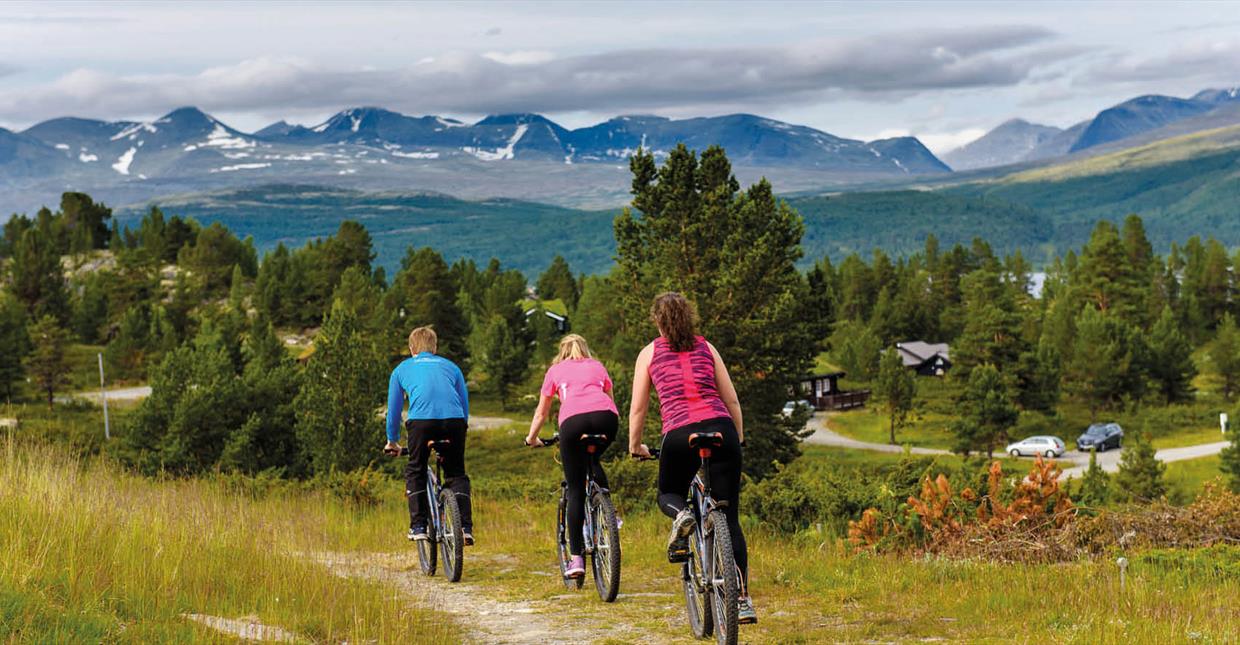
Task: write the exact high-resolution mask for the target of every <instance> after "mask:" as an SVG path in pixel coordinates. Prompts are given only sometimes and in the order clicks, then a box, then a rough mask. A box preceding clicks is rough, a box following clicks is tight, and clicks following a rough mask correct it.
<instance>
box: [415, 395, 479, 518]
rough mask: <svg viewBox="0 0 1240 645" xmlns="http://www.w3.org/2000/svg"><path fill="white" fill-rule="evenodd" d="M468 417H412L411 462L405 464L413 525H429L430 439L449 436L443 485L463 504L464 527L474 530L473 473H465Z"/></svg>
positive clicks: (445, 451)
mask: <svg viewBox="0 0 1240 645" xmlns="http://www.w3.org/2000/svg"><path fill="white" fill-rule="evenodd" d="M465 428H466V424H465V420H464V419H410V420H409V421H406V422H405V430H406V431H407V432H408V433H409V462H408V463H406V464H405V496H406V497H408V498H409V528H418V527H425V526H426V462H427V461H428V460H429V459H430V455H431V449H430V447H429V446H427V445H426V442H428V441H432V440H434V441H440V440H443V439H447V440H448V443H447V444H445V445H444V447H443V453H442V454H443V478H444V481H442V482H440V485H441V486H443V487H444V488H447V489H448V490H451V491H452V492H453V493H456V502H457V505H459V506H460V507H461V529H462V530H464V531H465V532H467V533H472V532H473V529H474V514H473V511H472V509H471V506H470V503H469V475H466V474H465Z"/></svg>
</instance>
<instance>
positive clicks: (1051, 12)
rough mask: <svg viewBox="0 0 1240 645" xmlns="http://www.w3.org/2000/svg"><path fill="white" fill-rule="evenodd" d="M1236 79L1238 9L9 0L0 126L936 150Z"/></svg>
mask: <svg viewBox="0 0 1240 645" xmlns="http://www.w3.org/2000/svg"><path fill="white" fill-rule="evenodd" d="M1234 85H1240V5H1238V4H1234V3H1226V2H1218V3H1206V4H1186V3H1175V4H1157V3H1140V4H1119V3H1099V4H1088V3H1075V2H1074V3H1064V4H1056V3H1049V2H1026V3H1015V2H1006V3H988V4H982V3H980V2H962V3H938V4H934V3H929V2H916V3H885V4H884V3H865V4H852V3H808V2H799V3H787V4H776V3H767V2H743V3H741V2H737V3H688V2H686V3H668V2H650V3H638V2H629V3H624V4H620V3H616V4H604V3H601V2H584V3H575V2H574V3H570V2H531V3H515V2H506V3H497V4H490V3H455V4H433V3H419V4H395V3H348V4H343V3H341V4H332V3H326V2H310V3H306V2H301V3H296V4H282V3H274V2H272V3H242V2H228V3H215V4H196V3H186V2H179V3H167V4H162V3H154V2H143V3H111V4H105V3H82V4H73V3H56V4H51V3H40V4H33V3H32V4H21V3H5V4H4V5H3V8H2V10H0V125H3V126H5V127H9V128H24V127H27V126H29V125H31V124H33V123H36V122H38V121H41V120H44V119H47V118H51V117H56V116H65V115H73V116H84V117H94V118H106V119H120V118H126V119H146V118H153V117H157V116H159V115H161V114H163V113H165V112H167V111H169V110H171V109H172V108H175V107H179V106H182V105H196V106H199V107H201V108H203V109H204V110H206V111H208V112H211V113H212V114H214V115H215V116H217V117H219V118H220V119H222V120H224V121H226V122H228V123H229V124H230V125H233V126H234V127H237V128H239V129H242V130H254V129H257V128H259V127H262V126H264V125H266V124H268V123H270V122H272V121H276V120H279V119H286V120H289V121H291V122H295V123H304V124H307V125H310V124H314V123H318V122H320V121H322V120H323V119H325V118H326V117H327V116H329V115H330V114H332V113H334V112H336V111H338V110H340V109H342V108H346V107H352V106H359V105H378V106H382V107H387V108H390V109H393V110H397V111H400V112H404V113H407V114H416V115H421V114H441V115H447V116H454V117H457V118H461V119H467V120H468V119H475V118H478V117H480V116H483V115H486V114H490V113H497V112H539V113H543V114H546V115H548V116H550V117H552V118H553V119H556V120H557V121H559V122H561V123H562V124H563V125H565V126H568V127H578V126H582V125H587V124H590V123H594V122H596V121H599V120H603V119H606V118H609V117H611V116H615V115H617V114H632V113H654V114H661V115H666V116H671V117H684V116H699V115H715V114H726V113H732V112H752V113H757V114H761V115H764V116H769V117H773V118H777V119H782V120H786V121H791V122H794V123H799V124H805V125H809V126H812V127H815V128H819V129H822V130H825V131H828V132H831V133H833V134H837V135H841V136H847V137H853V138H860V139H873V138H878V137H885V136H893V135H897V134H914V135H917V136H918V137H921V138H922V140H923V141H924V142H925V143H926V144H927V145H928V146H929V147H930V148H931V149H933V150H935V151H936V152H944V151H946V150H948V149H950V148H952V147H955V146H956V145H959V144H960V143H963V142H965V141H967V140H969V139H971V138H974V137H976V136H979V135H980V134H981V133H982V132H984V131H985V130H986V129H989V128H991V127H993V126H995V125H998V124H999V123H1001V122H1003V121H1004V120H1007V119H1009V118H1012V117H1024V118H1026V119H1028V120H1031V121H1035V122H1040V123H1047V124H1051V125H1058V126H1067V125H1071V124H1072V123H1074V122H1076V121H1079V120H1081V119H1084V118H1087V117H1089V116H1091V115H1092V114H1094V113H1096V112H1097V111H1098V110H1100V109H1102V108H1105V107H1107V106H1109V105H1111V104H1114V103H1116V102H1118V101H1121V100H1123V99H1126V98H1129V97H1132V96H1135V95H1138V94H1145V93H1162V94H1172V95H1177V96H1186V95H1189V94H1192V93H1195V92H1196V91H1197V90H1200V89H1203V88H1206V87H1231V86H1234Z"/></svg>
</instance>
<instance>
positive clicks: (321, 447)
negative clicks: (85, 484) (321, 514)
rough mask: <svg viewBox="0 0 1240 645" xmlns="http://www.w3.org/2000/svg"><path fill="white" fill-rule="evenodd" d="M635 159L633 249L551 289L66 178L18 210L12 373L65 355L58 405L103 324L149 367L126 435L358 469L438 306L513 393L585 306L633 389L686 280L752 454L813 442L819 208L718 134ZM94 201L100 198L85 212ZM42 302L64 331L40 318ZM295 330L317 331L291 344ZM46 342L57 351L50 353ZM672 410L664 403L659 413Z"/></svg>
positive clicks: (196, 449)
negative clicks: (202, 213)
mask: <svg viewBox="0 0 1240 645" xmlns="http://www.w3.org/2000/svg"><path fill="white" fill-rule="evenodd" d="M632 170H633V174H634V179H633V194H634V211H633V212H629V211H627V210H626V211H625V213H624V214H622V215H621V216H620V217H619V218H617V220H616V223H615V234H616V238H617V241H618V242H619V244H620V246H621V249H620V251H619V252H618V258H617V259H618V263H617V266H616V269H615V270H614V271H613V272H612V273H611V274H610V275H607V276H592V277H589V278H584V277H581V276H574V274H573V272H572V270H571V268H570V267H569V266H568V263H567V262H566V261H564V260H563V258H561V257H558V256H557V257H555V258H554V259H553V260H552V261H551V263H550V265H549V267H548V268H547V270H546V271H545V272H544V273H543V274H542V275H541V276H539V278H538V279H537V280H536V281H533V282H534V288H533V289H531V288H530V283H531V280H530V279H529V278H528V277H527V276H525V275H523V274H521V273H520V272H518V271H515V270H511V269H506V268H504V267H503V266H502V265H501V263H500V262H499V261H498V260H494V259H493V260H491V261H490V262H488V263H487V264H486V265H485V266H480V265H478V264H477V263H475V262H474V261H472V260H459V261H457V262H455V263H453V264H451V265H449V264H448V263H446V262H445V260H444V259H443V257H442V256H441V255H440V254H439V253H437V252H436V251H435V250H433V249H430V248H414V247H412V246H411V247H410V248H409V249H408V250H407V252H406V254H405V257H404V259H403V260H402V262H401V268H400V269H399V270H398V271H397V272H396V273H395V275H392V276H390V277H389V276H387V275H385V272H384V271H383V270H382V269H379V268H376V267H374V266H373V264H372V262H373V260H374V252H373V249H372V243H371V239H370V235H369V234H368V232H367V231H366V229H365V227H363V226H362V225H361V224H358V223H356V222H350V221H346V222H343V223H342V224H341V225H340V227H339V229H338V231H337V232H336V234H335V235H332V236H330V237H327V238H323V239H316V240H314V241H311V242H309V243H308V244H306V245H304V246H303V247H300V248H288V247H285V246H278V247H276V248H275V249H274V250H273V251H271V252H270V253H267V254H266V255H265V256H264V257H263V258H262V261H261V262H260V261H258V259H257V257H256V256H257V254H256V253H255V251H254V245H253V243H252V241H251V240H249V239H246V240H241V239H238V238H237V237H236V236H235V235H233V234H232V233H231V232H230V231H229V230H228V229H227V228H225V227H223V226H222V225H219V224H213V225H211V226H206V227H204V226H201V225H200V224H198V223H197V222H195V221H193V220H188V219H182V218H178V217H166V216H165V215H164V214H163V213H162V212H161V211H160V210H159V209H157V208H152V209H151V211H150V212H149V213H147V214H146V216H145V217H143V218H142V220H141V221H140V222H139V223H138V224H137V226H136V227H135V228H133V229H130V228H128V227H118V226H117V225H116V224H115V223H114V221H113V220H111V212H110V211H109V210H108V209H107V208H106V207H105V206H103V205H100V204H94V203H93V202H90V200H89V198H86V197H85V196H70V195H66V198H65V199H66V201H65V204H62V208H61V210H60V211H59V212H56V213H52V212H50V211H44V212H41V213H40V214H39V216H38V217H37V218H35V219H34V220H29V219H26V218H23V217H18V218H15V219H14V220H12V221H11V222H10V225H9V227H8V228H7V229H6V237H5V240H6V242H5V243H6V246H5V250H4V251H5V255H6V256H8V255H18V256H22V257H24V256H25V255H30V256H31V257H37V258H40V261H39V262H37V263H27V262H26V261H25V260H24V259H21V260H13V261H8V262H6V268H7V269H6V289H5V292H6V296H5V301H4V307H3V311H4V312H5V313H4V321H3V324H2V325H0V336H5V337H6V340H4V341H2V342H6V343H8V344H7V345H6V351H4V358H3V365H2V366H0V368H2V369H3V370H4V371H3V375H4V385H5V387H6V388H8V391H9V394H10V396H12V395H14V394H18V395H21V392H20V391H19V390H18V389H15V388H13V385H14V384H16V383H19V382H20V380H21V378H22V377H23V376H24V375H28V374H34V373H36V372H41V371H46V372H52V373H55V372H60V374H59V377H60V378H59V379H57V378H52V379H51V380H50V381H49V382H48V388H47V389H48V402H49V405H50V404H51V402H52V400H53V399H52V393H53V392H54V391H57V390H58V388H62V387H63V385H64V384H63V369H64V367H65V366H64V345H65V343H67V342H68V341H69V340H70V339H71V338H76V339H77V340H79V341H82V342H88V343H105V344H106V349H105V358H106V360H107V363H108V366H109V372H110V374H112V375H113V376H114V377H120V378H129V379H147V380H149V382H150V383H151V385H152V387H153V394H152V396H151V397H150V398H148V399H147V400H146V401H144V402H143V404H142V405H141V407H140V408H139V410H138V411H137V412H136V413H135V414H134V415H133V418H132V421H131V422H130V423H129V424H128V425H127V427H125V428H122V432H121V433H120V434H121V440H120V445H121V446H122V447H121V448H118V449H117V450H118V453H119V454H121V455H122V456H123V457H124V458H125V459H127V460H129V461H130V462H131V463H133V464H134V465H135V466H137V467H139V468H140V469H142V470H144V471H147V472H154V471H157V470H163V471H168V472H177V473H192V472H198V471H202V470H205V469H212V468H221V469H227V470H238V471H243V472H258V471H264V470H272V469H274V470H277V471H279V472H283V473H285V474H288V475H296V476H302V475H312V474H316V473H323V472H330V471H346V470H349V469H352V468H356V467H359V466H362V465H364V464H366V463H368V462H369V461H370V460H371V459H372V458H373V453H374V445H375V442H376V441H378V438H379V437H381V433H382V427H381V426H382V424H381V419H380V412H381V408H382V405H383V400H382V397H383V395H384V393H385V385H386V381H385V380H384V379H385V378H386V375H387V372H388V370H390V368H391V366H392V365H393V364H394V363H395V362H396V361H397V360H399V359H400V357H401V356H402V354H403V353H404V352H405V351H406V349H405V337H406V335H407V333H408V330H409V329H410V328H412V327H414V326H417V325H424V324H430V325H433V326H434V327H435V328H436V330H437V331H438V334H439V338H440V350H441V353H442V354H444V355H446V356H447V357H449V358H451V359H453V360H454V361H456V362H457V363H459V364H460V365H461V366H462V368H464V369H465V370H466V372H467V374H468V378H469V381H470V384H471V389H474V390H475V391H476V392H480V393H483V394H486V395H490V396H493V397H494V398H495V399H498V400H499V401H500V402H501V404H503V405H508V404H510V403H511V402H512V401H513V400H514V399H515V398H516V394H517V393H518V391H520V392H522V393H524V392H527V391H533V390H534V386H535V385H536V383H535V381H537V380H539V379H540V378H541V369H542V368H543V367H544V366H545V365H546V364H547V363H548V362H549V360H550V358H551V356H552V355H553V353H554V350H555V345H556V343H557V342H558V335H559V331H558V330H557V328H556V326H555V322H554V321H553V320H552V319H551V318H550V317H548V316H546V315H544V313H543V307H544V306H545V307H548V308H551V309H554V310H557V311H559V312H560V313H567V315H568V319H569V321H570V323H571V324H572V325H573V326H574V328H575V329H576V330H578V331H581V332H583V333H585V334H587V335H588V337H589V338H590V340H591V342H592V344H593V345H594V346H595V348H596V349H597V350H598V353H599V355H600V357H601V358H603V359H604V360H606V361H607V362H608V364H609V366H610V367H611V370H612V373H613V375H614V376H615V378H616V381H617V398H618V400H621V401H624V400H625V399H627V396H628V393H627V388H628V382H629V380H630V377H631V371H632V367H631V366H632V360H633V358H634V357H635V355H636V353H637V351H638V350H639V349H640V348H641V346H642V345H644V344H645V343H646V342H649V340H650V339H651V338H653V337H654V336H655V333H656V332H655V330H654V328H653V326H652V325H651V323H650V321H649V318H648V311H649V303H650V301H651V299H652V297H653V296H654V295H655V294H656V293H658V292H659V291H662V290H667V289H678V290H681V291H683V292H685V293H686V294H687V295H689V296H690V297H691V298H692V299H694V301H695V302H696V303H697V305H698V307H699V310H700V314H701V330H702V332H703V333H704V334H705V335H707V336H708V337H709V338H710V339H711V340H712V342H714V343H715V345H716V346H717V347H719V348H720V350H721V351H722V352H723V353H724V355H725V356H726V357H727V359H728V361H729V368H730V369H731V370H732V376H733V378H734V380H736V382H737V383H738V385H739V386H740V387H741V388H742V390H743V391H745V392H746V393H747V394H746V421H747V428H748V429H749V433H748V434H749V437H750V442H751V444H752V445H753V446H755V449H756V450H757V454H761V455H763V458H762V459H755V460H751V462H750V464H749V465H748V470H749V471H750V472H751V474H753V475H755V476H761V475H762V474H764V473H765V472H767V471H769V470H770V468H771V467H772V464H773V463H775V462H778V461H784V462H786V461H789V460H791V459H793V458H795V457H796V455H797V454H798V449H797V435H798V433H799V432H800V429H799V428H800V426H799V424H798V423H797V422H796V421H795V420H787V419H784V418H783V417H782V416H781V415H780V414H779V413H778V412H779V409H780V407H782V402H783V400H784V399H785V398H786V397H787V394H788V391H789V388H790V387H791V385H792V384H793V383H794V382H795V380H796V379H797V378H798V377H799V376H800V375H801V374H802V373H803V372H804V371H805V370H806V369H807V368H808V365H809V363H810V360H811V359H812V356H813V353H814V349H813V346H814V340H815V338H816V336H818V335H821V333H822V331H823V329H824V328H821V327H820V324H819V320H818V317H817V315H816V314H815V313H813V312H811V311H810V309H809V307H808V303H810V302H812V298H810V297H809V293H808V284H807V283H806V281H805V276H804V275H803V274H802V273H800V272H798V271H797V270H796V268H795V263H796V261H797V260H798V259H799V258H800V239H801V235H802V223H801V219H800V217H799V216H798V215H797V214H796V213H795V212H794V211H792V210H791V209H789V208H788V207H787V206H786V205H784V204H783V203H782V202H779V201H778V200H777V199H775V197H774V195H773V193H772V191H771V188H770V185H769V184H767V183H765V182H762V183H759V184H757V185H755V186H753V187H751V188H749V189H748V190H747V191H741V190H740V186H739V184H738V182H737V181H736V179H735V177H733V175H732V172H731V166H730V164H729V162H728V160H727V157H726V155H725V154H724V152H723V151H722V149H719V148H712V149H710V150H707V151H706V152H704V153H703V154H702V155H701V157H700V158H699V157H698V156H697V155H696V154H695V153H693V152H691V151H689V150H688V149H686V148H683V147H681V148H678V149H677V150H676V151H675V152H674V153H673V154H672V155H670V157H669V158H668V160H667V162H666V163H665V164H664V165H663V166H662V167H660V166H657V165H656V164H655V161H654V158H653V157H652V156H650V155H648V154H644V153H643V154H639V155H637V156H636V157H634V159H633V161H632ZM82 200H84V201H82ZM79 201H81V203H83V204H88V205H90V209H88V210H90V212H91V213H93V215H91V217H82V216H78V215H75V213H79V212H81V208H80V207H78V206H76V205H75V204H77V203H78V202H79ZM638 213H640V215H639V214H638ZM83 228H86V229H87V230H88V231H89V232H90V235H89V236H87V235H86V234H85V233H81V232H80V230H81V229H83ZM105 231H106V233H107V234H106V235H105V234H104V232H105ZM75 239H81V240H85V239H89V244H87V243H86V242H81V243H78V244H76V245H75V244H74V243H73V242H72V240H75ZM64 240H69V241H70V242H69V243H68V244H67V245H66V243H65V242H64ZM554 251H555V250H554V249H548V255H551V254H553V253H554ZM18 278H21V279H18ZM27 284H28V285H29V287H28V288H27V287H25V286H23V285H27ZM530 309H532V310H533V311H532V312H531V313H530V315H528V316H527V315H526V312H527V310H530ZM34 320H39V321H42V324H44V326H45V327H46V328H48V329H55V330H58V333H57V334H55V336H56V338H54V339H52V340H48V341H46V342H43V341H39V340H38V339H36V338H35V337H34V336H35V334H33V333H32V332H34V330H35V327H34V326H31V322H32V321H34ZM277 329H284V330H287V331H288V332H291V333H294V334H295V335H306V336H313V344H312V346H311V347H310V348H309V349H308V350H307V351H305V352H303V353H302V354H301V355H300V356H299V357H298V358H299V359H300V360H294V357H293V355H292V353H291V352H289V351H288V349H287V348H286V347H285V343H284V342H283V341H282V340H281V338H280V336H279V335H277V334H276V330H277ZM286 336H287V334H286ZM10 337H11V338H10ZM40 343H42V344H43V345H48V346H49V347H50V348H51V350H52V353H58V354H59V356H60V358H59V359H58V361H59V362H57V361H46V369H44V368H43V367H40V366H39V365H37V363H39V360H40V359H37V358H36V356H38V355H41V354H40V352H39V351H36V350H37V348H38V347H40V346H41V345H40ZM52 345H55V347H51V346H52ZM10 349H11V350H12V351H9V350H10ZM44 353H46V352H44ZM27 394H28V393H27ZM622 407H623V406H622ZM657 423H658V420H657V415H655V416H653V417H652V419H651V428H650V429H651V432H653V433H657Z"/></svg>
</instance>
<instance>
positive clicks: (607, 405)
mask: <svg viewBox="0 0 1240 645" xmlns="http://www.w3.org/2000/svg"><path fill="white" fill-rule="evenodd" d="M611 386H612V384H611V377H610V376H608V375H607V368H605V367H603V364H602V363H600V362H598V361H597V360H594V358H593V357H592V356H591V355H590V348H589V346H587V345H586V339H584V338H582V337H581V336H578V335H577V334H569V335H567V336H565V337H564V338H562V339H560V351H559V353H558V354H557V355H556V357H555V360H554V361H552V362H551V367H550V368H549V369H548V370H547V375H546V377H544V378H543V385H542V390H541V392H540V394H541V396H540V397H539V399H538V408H537V409H536V410H534V418H533V420H531V421H530V433H529V435H528V436H526V438H525V443H526V445H530V446H541V445H542V441H541V440H539V439H538V431H539V430H541V429H542V426H543V423H545V422H546V421H547V416H548V414H549V413H550V412H551V399H552V398H553V397H554V398H557V399H559V400H560V414H559V425H560V461H561V463H563V464H564V481H565V482H567V483H568V508H567V509H566V514H567V517H565V521H566V522H567V524H568V546H569V554H570V555H572V562H570V563H569V566H568V568H567V569H566V570H565V572H564V575H565V576H567V577H569V578H580V577H582V576H584V575H585V574H586V567H585V560H584V558H582V552H583V551H584V550H585V539H584V538H583V537H582V532H581V527H582V524H583V523H584V522H585V482H586V469H587V468H589V467H590V463H591V460H590V459H589V457H588V455H587V454H586V450H585V447H584V446H583V445H582V443H581V437H582V436H584V435H604V436H606V437H607V443H608V444H610V443H611V442H612V441H613V440H615V438H616V430H617V426H618V424H619V415H618V414H617V412H616V403H615V401H613V400H612V398H611ZM603 447H604V448H606V446H603ZM594 481H596V482H598V485H599V486H602V487H603V488H607V473H605V472H603V468H602V466H598V468H597V469H596V470H595V472H594Z"/></svg>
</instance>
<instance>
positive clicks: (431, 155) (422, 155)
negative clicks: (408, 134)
mask: <svg viewBox="0 0 1240 645" xmlns="http://www.w3.org/2000/svg"><path fill="white" fill-rule="evenodd" d="M391 153H392V156H393V157H404V158H406V159H438V158H439V153H438V152H399V151H396V150H392V151H391Z"/></svg>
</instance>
